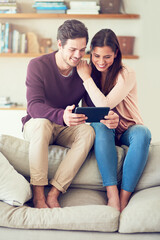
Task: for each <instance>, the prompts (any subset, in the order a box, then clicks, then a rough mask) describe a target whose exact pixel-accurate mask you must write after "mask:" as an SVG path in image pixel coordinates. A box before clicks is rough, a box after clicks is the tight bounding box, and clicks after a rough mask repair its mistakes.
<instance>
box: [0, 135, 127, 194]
mask: <svg viewBox="0 0 160 240" xmlns="http://www.w3.org/2000/svg"><path fill="white" fill-rule="evenodd" d="M116 148H117V154H118V167H117V175H118V181H120V180H121V168H122V164H123V159H124V150H123V149H122V148H120V147H116ZM0 151H1V152H2V153H3V154H4V156H5V157H6V158H7V159H8V161H9V162H10V163H11V164H12V165H13V166H14V168H15V169H16V170H17V171H18V172H19V173H21V174H22V175H24V176H25V177H29V176H30V172H29V160H28V152H29V142H27V141H25V140H23V139H19V138H16V137H13V136H8V135H0ZM67 151H68V149H67V148H64V147H61V146H57V145H51V146H49V154H48V160H49V168H48V178H49V180H50V179H51V178H53V176H54V174H55V172H56V170H57V168H58V166H59V164H60V162H61V161H62V159H63V158H64V156H65V155H66V153H67ZM77 185H78V187H82V188H91V189H100V190H101V189H103V188H102V178H101V175H100V172H99V170H98V166H97V161H96V159H95V155H94V152H93V151H91V152H90V153H89V155H88V157H87V159H86V161H85V162H84V164H83V166H82V167H81V169H80V171H79V172H78V174H77V175H76V177H75V178H74V180H73V182H72V186H77Z"/></svg>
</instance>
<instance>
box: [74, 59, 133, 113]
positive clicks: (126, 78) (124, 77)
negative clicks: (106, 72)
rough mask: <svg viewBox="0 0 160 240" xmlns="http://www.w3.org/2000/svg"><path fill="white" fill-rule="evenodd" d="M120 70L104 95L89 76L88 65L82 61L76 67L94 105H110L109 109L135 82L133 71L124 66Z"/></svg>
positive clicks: (126, 93) (123, 96)
mask: <svg viewBox="0 0 160 240" xmlns="http://www.w3.org/2000/svg"><path fill="white" fill-rule="evenodd" d="M122 71H123V73H119V74H118V77H117V82H116V84H115V86H114V87H113V89H112V90H111V91H110V93H109V94H108V95H107V96H105V95H104V94H103V93H102V92H101V91H100V89H99V88H98V87H97V86H96V84H95V83H94V81H93V79H92V78H91V75H90V74H89V66H87V64H86V63H83V64H80V65H79V66H78V67H77V72H78V74H79V75H80V77H81V78H82V80H83V84H84V87H85V89H86V91H87V92H88V95H89V96H90V98H91V100H92V102H93V103H94V105H95V106H96V107H110V108H111V109H113V108H114V107H116V106H117V105H118V104H119V103H120V102H121V101H122V100H123V99H124V98H125V97H126V96H127V95H128V94H129V92H130V91H131V89H132V88H133V86H134V85H135V83H136V78H135V73H134V71H128V70H127V69H125V68H123V70H122ZM87 77H88V79H87Z"/></svg>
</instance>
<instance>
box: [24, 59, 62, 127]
mask: <svg viewBox="0 0 160 240" xmlns="http://www.w3.org/2000/svg"><path fill="white" fill-rule="evenodd" d="M43 77H44V74H43V69H42V66H41V64H40V63H39V62H36V61H33V60H32V61H31V62H30V63H29V65H28V69H27V79H26V86H27V112H28V113H29V115H30V116H31V117H32V118H46V119H48V120H50V121H51V122H55V123H56V124H59V125H64V122H63V114H64V109H62V108H53V107H51V106H49V105H48V104H47V103H46V97H45V91H44V88H45V87H44V82H43V79H42V78H43Z"/></svg>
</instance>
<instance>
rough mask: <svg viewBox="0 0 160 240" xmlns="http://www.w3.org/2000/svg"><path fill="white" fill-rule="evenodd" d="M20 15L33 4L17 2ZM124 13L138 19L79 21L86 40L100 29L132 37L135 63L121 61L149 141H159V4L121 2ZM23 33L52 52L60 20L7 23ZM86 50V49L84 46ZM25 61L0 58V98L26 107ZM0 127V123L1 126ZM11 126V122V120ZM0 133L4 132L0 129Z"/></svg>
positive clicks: (140, 0) (141, 0)
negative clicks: (131, 75) (45, 40)
mask: <svg viewBox="0 0 160 240" xmlns="http://www.w3.org/2000/svg"><path fill="white" fill-rule="evenodd" d="M19 2H20V3H21V4H24V3H25V5H22V6H23V10H24V11H28V10H29V11H30V8H31V7H30V6H31V4H32V2H33V1H31V0H28V1H27V0H25V1H22V0H19ZM124 3H125V9H126V12H127V13H137V14H140V19H133V20H128V19H126V20H124V19H117V20H116V19H111V20H110V19H82V21H83V22H84V23H85V25H86V26H87V27H88V30H89V36H90V39H91V38H92V36H93V35H94V33H95V32H97V31H98V30H100V29H101V28H111V29H112V30H114V31H115V33H116V34H117V35H134V36H136V42H135V49H134V53H135V54H137V55H139V56H140V58H139V59H138V60H124V62H125V63H126V64H128V65H130V66H131V67H133V68H134V69H135V71H136V75H137V82H138V96H139V107H140V111H141V114H142V117H143V119H144V122H145V125H147V126H148V127H149V128H150V130H151V132H152V139H153V141H160V136H159V132H160V131H159V129H160V128H159V117H160V111H159V106H158V103H159V102H160V92H159V90H160V81H159V74H158V73H159V63H160V61H159V56H160V46H159V43H160V30H159V23H160V14H159V9H160V1H159V0H124ZM9 22H12V23H13V24H15V25H16V27H17V29H20V30H23V31H26V32H27V31H34V32H36V33H37V34H38V37H39V38H41V37H52V39H53V42H54V48H56V32H57V28H58V27H59V25H60V24H62V23H63V22H64V19H49V20H47V19H35V20H33V19H32V20H28V19H27V20H9ZM88 47H89V45H88ZM29 61H30V59H29V58H0V96H1V95H3V96H10V97H11V99H12V101H16V102H18V103H23V104H25V103H26V99H25V77H26V69H27V64H28V62H29ZM1 124H2V123H1ZM11 124H12V125H13V126H14V122H13V121H12V120H11ZM2 127H3V126H2V125H1V128H2ZM3 129H4V128H3ZM0 130H1V129H0Z"/></svg>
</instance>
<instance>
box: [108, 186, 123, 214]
mask: <svg viewBox="0 0 160 240" xmlns="http://www.w3.org/2000/svg"><path fill="white" fill-rule="evenodd" d="M106 190H107V197H108V204H107V205H108V206H110V207H113V208H115V209H117V210H118V211H120V200H119V192H118V189H117V186H116V185H114V186H107V187H106Z"/></svg>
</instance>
